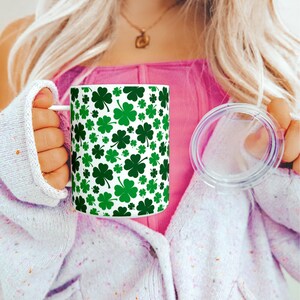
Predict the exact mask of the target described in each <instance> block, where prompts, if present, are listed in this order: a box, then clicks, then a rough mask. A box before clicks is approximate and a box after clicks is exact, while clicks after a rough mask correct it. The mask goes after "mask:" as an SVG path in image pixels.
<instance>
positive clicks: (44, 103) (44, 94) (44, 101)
mask: <svg viewBox="0 0 300 300" xmlns="http://www.w3.org/2000/svg"><path fill="white" fill-rule="evenodd" d="M53 103H54V98H53V94H52V92H51V91H50V89H48V88H43V89H41V90H40V91H39V92H38V93H37V95H36V96H35V98H34V101H33V107H36V108H49V107H50V106H51V105H53Z"/></svg>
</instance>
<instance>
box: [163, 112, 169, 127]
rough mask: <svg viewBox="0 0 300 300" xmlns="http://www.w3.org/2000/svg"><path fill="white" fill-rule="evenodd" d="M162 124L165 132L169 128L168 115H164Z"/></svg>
mask: <svg viewBox="0 0 300 300" xmlns="http://www.w3.org/2000/svg"><path fill="white" fill-rule="evenodd" d="M162 122H163V124H164V125H163V129H164V130H167V129H168V128H169V116H168V115H164V116H163V120H162Z"/></svg>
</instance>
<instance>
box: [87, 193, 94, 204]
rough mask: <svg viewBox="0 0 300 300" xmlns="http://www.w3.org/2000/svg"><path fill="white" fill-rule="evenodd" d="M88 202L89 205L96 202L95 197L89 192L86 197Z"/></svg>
mask: <svg viewBox="0 0 300 300" xmlns="http://www.w3.org/2000/svg"><path fill="white" fill-rule="evenodd" d="M86 202H87V203H88V204H89V205H93V204H94V203H95V197H94V196H93V195H91V194H88V195H87V197H86Z"/></svg>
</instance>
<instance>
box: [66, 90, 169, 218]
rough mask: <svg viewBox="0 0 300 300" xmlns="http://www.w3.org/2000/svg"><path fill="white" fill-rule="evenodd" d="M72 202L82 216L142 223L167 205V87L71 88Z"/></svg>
mask: <svg viewBox="0 0 300 300" xmlns="http://www.w3.org/2000/svg"><path fill="white" fill-rule="evenodd" d="M70 94H71V120H72V126H71V129H72V130H71V135H72V136H71V138H72V147H71V154H72V193H73V194H72V198H73V204H74V206H75V207H76V209H77V210H78V211H81V212H84V213H88V214H91V215H95V216H101V217H142V216H145V215H152V214H156V213H158V212H161V211H163V210H164V209H165V208H166V207H167V205H168V201H169V87H168V86H160V85H158V86H150V85H143V86H136V85H105V86H99V85H98V86H97V85H91V86H76V87H71V91H70Z"/></svg>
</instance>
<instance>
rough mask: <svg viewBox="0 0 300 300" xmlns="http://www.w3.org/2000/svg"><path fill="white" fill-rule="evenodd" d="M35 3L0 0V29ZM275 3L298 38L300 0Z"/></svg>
mask: <svg viewBox="0 0 300 300" xmlns="http://www.w3.org/2000/svg"><path fill="white" fill-rule="evenodd" d="M36 3H37V0H0V31H1V30H2V29H3V28H4V27H5V26H6V25H7V24H8V23H10V22H11V21H12V20H14V19H17V18H20V17H23V16H26V15H28V14H32V13H33V12H34V9H35V5H36ZM276 3H277V6H278V11H279V13H280V15H281V17H282V19H283V21H284V23H285V24H286V25H287V26H288V28H289V29H290V31H291V32H293V33H294V34H296V35H297V36H298V37H299V38H300V22H299V18H300V0H277V2H276ZM287 278H288V284H289V286H290V290H291V295H292V296H291V299H292V300H300V284H299V283H297V282H296V281H295V280H293V279H292V278H290V276H287ZM258 300H264V299H258ZM270 300H273V299H270Z"/></svg>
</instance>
